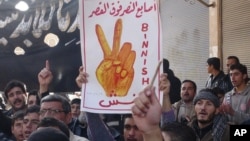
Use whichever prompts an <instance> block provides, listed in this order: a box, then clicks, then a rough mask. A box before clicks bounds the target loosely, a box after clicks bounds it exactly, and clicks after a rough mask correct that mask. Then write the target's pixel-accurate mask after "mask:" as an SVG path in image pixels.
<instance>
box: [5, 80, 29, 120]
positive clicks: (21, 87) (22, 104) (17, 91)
mask: <svg viewBox="0 0 250 141" xmlns="http://www.w3.org/2000/svg"><path fill="white" fill-rule="evenodd" d="M4 96H5V98H6V100H7V102H8V103H9V104H10V106H11V109H10V110H8V111H6V112H5V115H6V116H8V117H11V116H12V115H13V114H14V113H15V112H16V111H18V110H24V109H25V108H26V96H27V95H26V86H25V84H24V83H23V82H21V81H18V80H12V81H10V82H9V83H8V84H7V85H6V87H5V89H4Z"/></svg>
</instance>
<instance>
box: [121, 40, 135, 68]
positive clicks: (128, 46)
mask: <svg viewBox="0 0 250 141" xmlns="http://www.w3.org/2000/svg"><path fill="white" fill-rule="evenodd" d="M131 48H132V44H131V43H129V42H126V43H124V44H123V45H122V48H121V50H120V52H119V54H118V60H120V61H121V63H123V62H126V59H127V58H128V55H129V53H130V52H131Z"/></svg>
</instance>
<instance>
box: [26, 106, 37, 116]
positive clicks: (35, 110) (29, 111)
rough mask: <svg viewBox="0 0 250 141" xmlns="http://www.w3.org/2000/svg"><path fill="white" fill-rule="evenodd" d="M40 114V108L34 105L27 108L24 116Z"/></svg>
mask: <svg viewBox="0 0 250 141" xmlns="http://www.w3.org/2000/svg"><path fill="white" fill-rule="evenodd" d="M39 112H40V106H38V105H32V106H30V107H28V108H27V110H26V111H25V114H24V115H27V114H29V113H38V114H39Z"/></svg>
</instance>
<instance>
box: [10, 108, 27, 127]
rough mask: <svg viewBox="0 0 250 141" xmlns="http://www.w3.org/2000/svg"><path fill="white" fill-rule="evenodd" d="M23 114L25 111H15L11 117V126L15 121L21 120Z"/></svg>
mask: <svg viewBox="0 0 250 141" xmlns="http://www.w3.org/2000/svg"><path fill="white" fill-rule="evenodd" d="M24 114H25V110H18V111H16V112H15V113H14V114H13V116H12V117H11V126H14V124H15V122H16V120H23V118H24Z"/></svg>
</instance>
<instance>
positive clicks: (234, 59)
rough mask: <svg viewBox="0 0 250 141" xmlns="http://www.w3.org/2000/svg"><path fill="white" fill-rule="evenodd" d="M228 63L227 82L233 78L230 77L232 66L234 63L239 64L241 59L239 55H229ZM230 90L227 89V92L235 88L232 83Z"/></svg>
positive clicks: (229, 86)
mask: <svg viewBox="0 0 250 141" xmlns="http://www.w3.org/2000/svg"><path fill="white" fill-rule="evenodd" d="M226 63H227V74H226V76H225V78H224V80H225V81H227V82H231V79H230V66H232V65H234V64H239V63H240V61H239V58H238V57H237V56H228V57H227V60H226ZM228 84H229V85H228V90H226V91H225V93H227V92H228V91H231V90H232V89H233V84H232V83H228Z"/></svg>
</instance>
